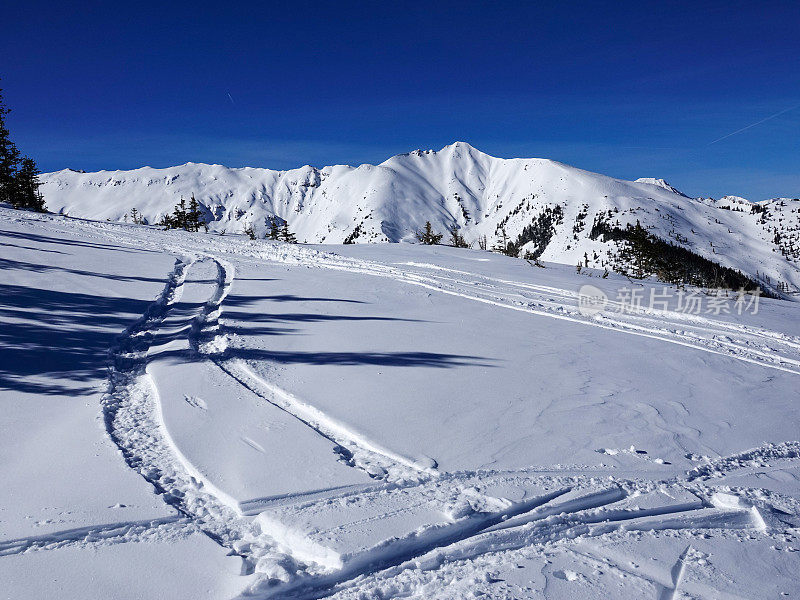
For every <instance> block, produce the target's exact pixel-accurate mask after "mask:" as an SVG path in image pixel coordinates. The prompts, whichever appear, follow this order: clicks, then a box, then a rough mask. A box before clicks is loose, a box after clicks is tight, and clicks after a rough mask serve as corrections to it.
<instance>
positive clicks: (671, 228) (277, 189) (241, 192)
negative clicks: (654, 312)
mask: <svg viewBox="0 0 800 600" xmlns="http://www.w3.org/2000/svg"><path fill="white" fill-rule="evenodd" d="M42 181H43V186H42V192H43V194H44V197H45V200H46V201H47V205H48V208H49V209H50V210H52V211H55V212H61V213H64V214H69V215H73V216H81V217H87V218H93V219H107V220H111V221H123V220H124V219H126V218H127V217H126V215H127V214H128V213H129V211H130V210H131V209H132V208H136V209H137V210H138V211H140V213H141V214H142V215H143V217H144V218H145V219H146V222H148V223H155V222H157V221H158V220H159V219H160V218H161V216H162V215H164V214H166V213H169V212H171V211H172V209H173V207H174V205H175V204H176V203H177V202H178V200H179V199H180V198H181V197H183V198H186V199H188V198H189V197H190V196H191V195H192V194H194V195H195V197H196V198H197V199H198V201H200V203H201V204H202V205H203V207H204V208H205V211H206V217H207V219H208V220H209V221H210V227H211V228H212V229H213V230H216V231H226V232H241V231H243V229H244V228H245V227H246V226H247V225H252V226H253V227H254V229H255V230H256V232H258V233H259V234H260V235H262V234H263V233H264V232H265V231H266V227H267V222H268V219H269V218H270V217H272V216H273V215H276V216H278V217H280V218H281V219H284V220H286V221H288V222H289V224H290V226H291V228H292V230H293V231H294V232H295V233H296V235H297V237H298V239H299V240H300V241H305V242H309V243H342V242H356V243H363V242H386V241H389V242H398V241H403V240H412V239H413V238H414V233H415V231H416V230H418V229H419V228H420V227H421V226H422V225H423V224H424V223H425V221H431V223H433V225H434V228H435V229H437V230H438V231H440V232H444V231H446V230H447V229H448V228H450V227H452V226H454V225H455V226H457V227H459V228H460V229H461V232H462V234H463V235H464V237H465V238H466V239H467V241H470V242H473V243H477V242H478V241H479V240H480V239H482V238H484V236H485V237H486V240H487V243H488V245H489V246H490V247H492V246H494V245H496V244H498V243H500V242H501V241H502V240H503V239H506V240H508V241H512V242H513V241H516V240H518V239H519V238H518V236H519V235H520V234H521V233H522V232H523V230H524V229H525V228H526V227H529V226H530V225H531V224H532V223H534V222H537V219H540V217H541V215H542V214H543V213H544V212H545V211H547V210H553V209H555V208H556V207H560V211H561V212H560V218H559V219H556V220H554V221H553V222H552V223H550V222H548V223H547V227H546V228H547V230H548V235H546V236H544V239H542V238H541V236H540V237H539V239H537V241H530V240H526V239H522V240H521V244H520V245H521V247H520V255H524V254H525V253H526V252H533V253H534V254H536V255H539V256H540V258H541V259H542V260H546V261H553V262H559V263H563V264H570V265H575V264H576V263H578V262H581V263H583V264H584V265H585V266H587V265H588V266H589V267H596V268H601V269H602V268H605V267H610V268H613V260H612V256H613V255H614V253H615V251H616V249H617V247H616V244H615V243H614V242H609V241H603V240H602V239H591V237H590V232H591V228H592V224H593V223H594V221H595V219H596V218H597V217H598V215H610V218H611V221H612V223H613V224H614V225H616V224H619V226H621V227H623V228H624V227H625V226H626V225H627V224H631V225H633V224H635V223H636V222H637V221H638V222H640V223H641V225H642V226H643V227H645V228H646V229H647V230H649V231H650V233H652V234H653V235H655V236H657V237H659V238H662V239H664V240H667V241H669V242H671V243H674V244H677V245H680V246H683V247H685V248H687V249H689V250H691V251H692V252H694V253H695V254H698V255H699V256H702V257H705V258H707V259H709V260H712V261H714V262H715V263H719V264H721V265H722V266H726V267H730V268H734V269H737V270H740V271H742V272H743V273H746V274H747V275H749V276H750V277H752V278H754V279H758V280H759V281H761V282H762V283H763V284H764V285H765V287H766V288H769V289H775V288H776V287H777V285H778V284H779V283H780V284H781V287H782V288H783V287H785V286H788V287H787V289H788V290H790V291H795V290H797V289H798V288H800V268H799V265H800V245H798V240H797V236H798V231H800V201H799V200H787V199H780V200H773V201H769V202H766V203H760V204H759V205H757V206H758V207H760V208H757V209H753V206H754V205H753V204H751V203H749V202H748V201H746V200H744V199H738V198H735V197H730V196H728V197H725V198H723V199H721V200H719V201H713V200H704V199H692V198H688V197H686V196H685V195H683V194H682V193H680V192H678V191H677V190H675V189H674V188H673V187H672V186H670V185H669V184H667V183H666V182H665V181H664V180H661V179H651V178H645V179H639V180H637V181H635V182H630V181H623V180H619V179H614V178H611V177H606V176H603V175H598V174H595V173H590V172H588V171H583V170H581V169H577V168H574V167H570V166H567V165H564V164H561V163H558V162H555V161H552V160H544V159H499V158H494V157H491V156H489V155H487V154H484V153H483V152H480V151H479V150H477V149H475V148H473V147H472V146H470V145H469V144H466V143H464V142H457V143H455V144H452V145H450V146H446V147H445V148H443V149H442V150H440V151H438V152H436V151H433V150H427V151H420V150H417V151H414V152H411V153H408V154H402V155H398V156H394V157H392V158H390V159H388V160H386V161H385V162H383V163H381V164H380V165H366V164H365V165H361V166H359V167H350V166H344V165H337V166H332V167H324V168H322V169H317V168H314V167H310V166H304V167H301V168H299V169H293V170H290V171H272V170H269V169H257V168H242V169H231V168H227V167H223V166H221V165H205V164H194V163H187V164H185V165H181V166H177V167H170V168H166V169H152V168H149V167H144V168H141V169H136V170H133V171H100V172H97V173H81V172H76V171H71V170H64V171H59V172H56V173H48V174H45V175H43V176H42ZM764 208H767V209H768V210H767V212H766V217H765V216H764V213H763V212H758V213H756V212H753V211H754V210H759V211H761V210H763V209H764ZM609 211H610V212H609ZM776 231H778V232H779V238H776V236H775V233H776ZM503 232H505V236H504V233H503Z"/></svg>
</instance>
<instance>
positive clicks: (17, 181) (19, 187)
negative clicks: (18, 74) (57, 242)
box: [0, 89, 46, 212]
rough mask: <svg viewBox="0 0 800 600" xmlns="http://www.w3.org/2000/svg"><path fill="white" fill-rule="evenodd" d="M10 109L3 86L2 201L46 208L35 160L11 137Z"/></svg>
mask: <svg viewBox="0 0 800 600" xmlns="http://www.w3.org/2000/svg"><path fill="white" fill-rule="evenodd" d="M10 112H11V109H9V108H7V107H6V105H5V103H4V101H3V90H2V89H0V202H6V203H8V204H10V205H11V206H13V207H14V208H22V209H26V210H35V211H38V212H45V211H46V208H45V205H44V198H43V197H42V194H41V193H39V185H40V183H39V175H40V171H39V169H38V168H37V166H36V161H34V160H33V159H32V158H30V157H29V156H23V155H22V154H21V153H20V151H19V149H18V148H17V146H16V145H15V144H14V142H12V141H11V132H10V131H9V130H8V126H7V125H6V118H5V117H6V115H7V114H8V113H10Z"/></svg>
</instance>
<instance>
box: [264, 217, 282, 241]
mask: <svg viewBox="0 0 800 600" xmlns="http://www.w3.org/2000/svg"><path fill="white" fill-rule="evenodd" d="M267 235H268V236H269V239H271V240H275V241H278V240H279V239H281V227H280V225H279V224H278V217H270V218H269V234H267Z"/></svg>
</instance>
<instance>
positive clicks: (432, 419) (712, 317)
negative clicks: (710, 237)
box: [0, 182, 800, 600]
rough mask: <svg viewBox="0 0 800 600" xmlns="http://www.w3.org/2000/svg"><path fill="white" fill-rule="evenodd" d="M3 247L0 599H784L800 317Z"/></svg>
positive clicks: (78, 248) (56, 228) (134, 229)
mask: <svg viewBox="0 0 800 600" xmlns="http://www.w3.org/2000/svg"><path fill="white" fill-rule="evenodd" d="M655 185H659V184H658V182H655ZM0 244H2V246H0V248H2V252H1V253H0V264H2V268H3V270H2V272H3V281H2V282H0V286H2V291H3V293H2V295H0V315H2V328H0V349H2V352H0V403H2V410H0V415H2V416H1V417H0V418H1V419H2V420H1V421H0V434H1V435H0V456H1V457H2V460H0V481H2V482H3V484H2V486H0V582H2V584H0V598H9V599H12V598H13V599H15V600H16V599H28V598H61V599H85V598H114V599H125V598H186V599H196V598H222V599H231V598H303V599H310V598H323V597H324V598H339V599H345V598H353V599H356V598H357V599H364V598H376V599H377V598H380V599H384V598H395V597H404V598H453V599H460V598H472V597H476V598H477V597H488V598H552V599H560V598H563V599H567V598H598V599H599V598H603V599H605V598H637V599H638V598H652V599H654V600H670V599H672V600H675V599H678V598H702V599H712V598H781V597H789V598H797V597H800V581H799V580H798V577H797V573H798V572H800V535H799V534H800V530H798V527H800V484H799V481H800V433H799V432H800V406H798V403H797V399H798V389H800V387H799V386H798V383H799V382H800V319H799V318H798V317H799V316H800V305H798V304H797V303H794V302H788V301H781V300H769V299H762V300H761V302H760V305H759V310H758V313H757V314H752V313H751V312H750V311H745V312H744V314H742V315H739V314H735V312H732V314H719V315H717V314H708V313H701V314H698V315H690V314H685V313H683V312H678V311H676V310H673V309H674V308H675V307H674V305H672V304H671V305H670V306H669V308H668V310H634V311H622V310H620V308H621V307H620V306H619V305H617V304H616V303H615V302H614V301H613V300H614V298H615V297H616V296H617V291H618V290H619V289H621V288H623V287H626V286H627V287H630V286H631V285H632V284H631V282H629V281H628V280H627V279H624V278H621V277H617V276H616V275H614V274H612V275H610V276H609V277H607V278H601V277H600V276H599V272H596V271H592V270H591V269H590V270H587V271H584V273H582V274H577V273H576V272H575V268H574V267H566V266H560V265H556V264H552V263H546V268H536V267H534V266H531V264H529V263H527V262H525V261H522V260H517V259H511V258H507V257H504V256H501V255H497V254H492V253H488V252H480V251H475V250H458V249H453V248H446V247H423V246H417V245H411V244H386V245H358V246H319V247H313V246H291V245H286V244H281V243H273V242H267V241H249V240H247V239H245V238H243V237H242V236H238V235H230V234H228V235H224V236H221V235H218V234H215V233H210V234H203V233H196V234H189V233H183V232H176V231H168V232H163V231H159V230H157V229H154V228H150V227H146V226H135V225H124V224H116V223H108V222H94V221H84V220H79V219H73V218H67V217H60V216H51V215H33V214H29V213H22V212H18V211H13V210H9V209H4V208H0ZM585 284H591V285H594V286H596V287H597V288H599V289H601V290H603V291H604V292H605V293H606V294H607V295H608V296H609V298H611V300H612V301H611V302H610V303H609V305H608V306H607V307H606V309H605V310H604V311H603V312H601V313H600V314H598V315H594V316H591V315H583V314H581V313H580V312H579V310H578V303H579V295H578V290H579V289H580V288H581V286H583V285H585ZM633 285H635V286H642V289H643V291H644V292H645V293H649V290H650V289H654V288H657V289H658V290H661V289H662V288H663V285H662V284H660V283H657V282H644V283H640V282H636V283H634V284H633ZM673 291H674V290H673ZM673 301H674V299H673Z"/></svg>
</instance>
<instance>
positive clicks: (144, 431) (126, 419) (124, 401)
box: [102, 257, 316, 580]
mask: <svg viewBox="0 0 800 600" xmlns="http://www.w3.org/2000/svg"><path fill="white" fill-rule="evenodd" d="M201 260H205V258H201ZM195 261H196V257H192V258H184V259H179V260H177V261H176V264H175V268H174V269H173V271H172V272H171V273H170V275H169V277H168V280H167V283H166V285H165V288H164V291H163V292H162V293H161V294H160V295H159V297H158V298H157V299H156V300H155V301H154V302H153V303H152V304H151V305H150V307H149V308H148V310H147V312H146V313H145V314H144V315H143V316H142V318H140V319H139V320H138V321H136V323H134V324H133V325H132V326H131V327H129V328H128V329H127V330H126V331H125V332H124V333H123V334H122V335H121V336H120V341H119V344H118V346H117V348H115V349H114V351H113V352H112V357H113V360H112V367H111V369H110V374H109V389H108V392H107V393H106V395H105V396H104V398H103V402H102V407H103V416H104V421H105V424H106V428H107V431H108V434H109V436H110V437H111V439H112V440H113V441H114V443H115V444H116V445H117V447H118V448H119V450H120V452H121V454H122V456H123V458H124V459H125V461H126V463H127V464H128V466H129V467H130V468H132V469H133V470H135V471H137V472H138V473H139V474H140V475H142V477H143V478H144V479H145V480H146V481H148V482H149V483H150V484H151V485H152V486H153V487H154V488H155V491H156V493H157V494H159V495H161V496H162V498H163V499H164V501H165V502H167V504H169V505H171V506H172V507H174V508H175V509H176V510H177V511H178V512H179V513H181V514H182V515H185V516H186V517H188V518H189V519H190V520H191V522H192V523H193V524H194V525H196V526H197V527H198V528H199V529H200V530H201V531H202V532H203V533H205V534H206V535H208V536H209V537H210V538H211V539H213V540H214V541H216V542H217V543H218V544H220V545H221V546H223V547H225V548H228V549H229V550H230V551H231V554H234V555H237V556H239V557H241V559H242V561H243V566H242V572H243V573H245V574H247V573H252V572H254V571H255V570H259V569H260V570H261V571H262V572H266V573H269V574H270V575H271V576H274V577H277V578H279V579H285V580H288V579H289V578H290V577H291V576H292V574H293V573H296V572H298V571H305V570H306V569H309V570H310V571H311V572H314V571H315V570H316V567H314V566H313V565H312V566H309V565H304V564H298V563H297V562H295V561H294V559H293V558H292V557H291V556H290V553H289V552H288V549H281V548H279V547H278V546H277V545H276V544H275V543H274V542H273V540H272V539H271V538H270V537H269V535H268V534H267V533H265V532H262V531H260V529H259V528H258V527H255V526H254V524H253V523H252V520H251V519H249V518H247V517H244V516H243V515H242V513H241V511H240V510H239V508H238V505H237V504H236V502H235V501H233V500H232V499H231V498H229V497H227V496H226V495H225V494H223V493H222V492H220V491H219V490H217V489H216V488H215V487H214V486H213V485H211V484H210V483H209V482H208V481H206V480H205V479H204V478H203V477H202V475H201V474H200V473H198V472H197V471H196V469H194V468H193V467H192V465H191V463H189V461H188V460H186V459H185V458H184V457H183V456H182V454H181V453H180V451H179V450H178V448H177V447H176V446H175V444H174V443H173V442H172V440H171V438H170V436H169V433H168V431H167V430H166V428H165V427H164V425H163V419H162V417H161V410H160V403H159V399H158V391H157V389H156V388H155V385H154V383H153V381H152V378H151V377H150V376H149V375H148V373H147V363H148V350H149V347H150V343H151V341H152V340H153V338H154V336H155V334H156V333H157V331H158V328H159V325H160V324H161V323H162V322H163V321H164V319H165V318H166V316H167V314H168V312H169V310H170V307H171V306H172V305H174V304H175V303H176V302H177V301H178V300H179V299H180V297H181V293H182V290H183V286H184V281H185V278H186V273H187V271H188V269H189V268H190V266H191V265H192V264H193V263H194V262H195ZM219 264H221V263H218V265H219ZM226 282H227V283H228V285H226ZM227 287H229V282H228V280H227V279H224V280H223V281H222V282H220V281H218V282H217V289H216V291H215V293H214V295H213V296H212V298H211V299H210V300H209V301H208V302H207V303H206V304H205V305H204V306H203V308H202V309H201V310H200V312H199V314H198V315H197V316H195V317H194V319H193V320H192V321H193V322H192V323H191V327H190V333H189V335H190V338H194V339H195V341H196V343H197V344H198V347H200V342H199V341H198V340H199V338H200V330H201V328H202V325H203V324H204V323H207V322H211V321H213V320H214V311H215V309H216V308H218V307H219V303H220V302H221V300H222V298H224V296H225V290H226V289H227ZM191 344H192V342H191V340H190V345H191Z"/></svg>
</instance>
